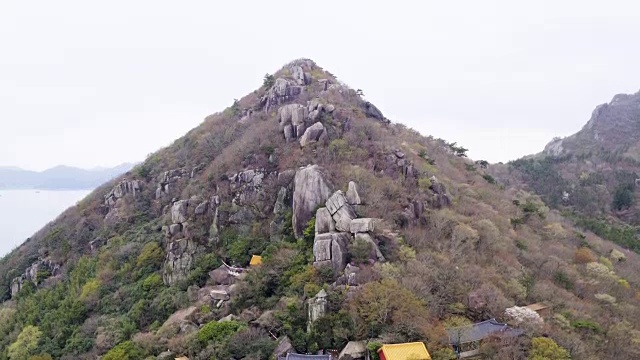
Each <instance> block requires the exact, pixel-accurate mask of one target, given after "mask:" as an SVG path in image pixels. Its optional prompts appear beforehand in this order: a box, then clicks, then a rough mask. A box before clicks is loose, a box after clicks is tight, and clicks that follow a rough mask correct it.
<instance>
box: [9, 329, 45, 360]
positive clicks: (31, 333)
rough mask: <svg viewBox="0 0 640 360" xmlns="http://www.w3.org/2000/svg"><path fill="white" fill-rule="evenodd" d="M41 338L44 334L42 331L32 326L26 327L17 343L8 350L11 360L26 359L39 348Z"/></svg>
mask: <svg viewBox="0 0 640 360" xmlns="http://www.w3.org/2000/svg"><path fill="white" fill-rule="evenodd" d="M41 336H42V332H41V331H40V329H38V328H37V327H35V326H31V325H29V326H26V327H25V328H24V329H22V331H21V332H20V334H19V335H18V338H17V339H16V341H15V342H14V343H13V344H11V345H9V348H7V354H8V355H9V359H11V360H23V359H26V358H27V357H28V356H29V355H31V354H32V353H33V351H35V349H36V348H37V347H38V342H39V341H40V337H41Z"/></svg>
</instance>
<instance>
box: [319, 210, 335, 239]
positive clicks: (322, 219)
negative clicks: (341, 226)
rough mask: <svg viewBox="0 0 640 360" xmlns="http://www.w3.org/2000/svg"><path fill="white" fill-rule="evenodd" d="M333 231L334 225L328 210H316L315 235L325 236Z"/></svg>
mask: <svg viewBox="0 0 640 360" xmlns="http://www.w3.org/2000/svg"><path fill="white" fill-rule="evenodd" d="M335 230H336V224H335V222H334V221H333V218H332V217H331V213H329V210H328V209H327V208H326V207H323V208H320V209H318V211H316V234H325V233H328V232H334V231H335Z"/></svg>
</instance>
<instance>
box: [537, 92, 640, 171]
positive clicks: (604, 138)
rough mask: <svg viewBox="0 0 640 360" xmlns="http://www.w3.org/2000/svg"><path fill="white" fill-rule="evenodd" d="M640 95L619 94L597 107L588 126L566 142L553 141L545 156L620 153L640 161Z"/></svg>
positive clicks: (545, 150) (562, 140)
mask: <svg viewBox="0 0 640 360" xmlns="http://www.w3.org/2000/svg"><path fill="white" fill-rule="evenodd" d="M639 136H640V92H638V93H635V94H631V95H629V94H618V95H616V96H614V97H613V99H612V100H611V101H610V102H609V103H605V104H601V105H598V106H597V107H596V108H595V110H593V113H592V114H591V118H590V119H589V121H588V122H587V124H586V125H585V126H584V127H583V128H582V130H580V131H579V132H577V133H576V134H574V135H572V136H569V137H567V138H565V139H554V141H552V142H551V143H549V144H548V145H547V146H546V147H545V149H544V151H543V154H545V155H551V156H563V155H568V154H571V155H576V156H577V155H586V154H596V153H618V154H620V155H621V156H623V157H628V158H631V159H635V160H640V157H639V156H640V153H639V152H638V150H639V149H640V145H639V144H638V142H639V140H638V139H640V137H639Z"/></svg>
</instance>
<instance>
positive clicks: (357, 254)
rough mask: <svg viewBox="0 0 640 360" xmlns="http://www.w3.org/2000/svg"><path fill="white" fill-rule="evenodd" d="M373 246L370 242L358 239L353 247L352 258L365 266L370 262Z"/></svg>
mask: <svg viewBox="0 0 640 360" xmlns="http://www.w3.org/2000/svg"><path fill="white" fill-rule="evenodd" d="M371 249H372V248H371V244H369V242H367V241H365V240H362V239H358V240H356V241H355V242H354V243H353V245H351V257H352V260H353V261H354V262H355V263H356V264H364V263H367V262H369V256H370V255H371Z"/></svg>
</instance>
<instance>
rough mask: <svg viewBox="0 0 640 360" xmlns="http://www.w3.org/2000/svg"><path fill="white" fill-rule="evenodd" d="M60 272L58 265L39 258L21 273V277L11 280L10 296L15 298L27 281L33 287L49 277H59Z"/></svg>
mask: <svg viewBox="0 0 640 360" xmlns="http://www.w3.org/2000/svg"><path fill="white" fill-rule="evenodd" d="M60 272H61V267H60V264H56V263H54V262H53V261H51V260H50V259H44V258H40V259H38V260H37V261H35V262H34V263H33V264H31V265H30V266H29V267H28V268H27V269H26V270H25V271H24V273H22V275H20V276H18V277H15V278H13V280H12V281H11V296H12V297H14V296H16V295H17V294H18V292H20V289H22V287H23V286H24V284H25V282H27V281H31V282H32V283H33V284H34V285H38V284H39V283H40V282H42V281H43V280H45V279H47V278H49V277H52V276H57V275H59V274H60Z"/></svg>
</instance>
